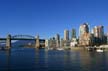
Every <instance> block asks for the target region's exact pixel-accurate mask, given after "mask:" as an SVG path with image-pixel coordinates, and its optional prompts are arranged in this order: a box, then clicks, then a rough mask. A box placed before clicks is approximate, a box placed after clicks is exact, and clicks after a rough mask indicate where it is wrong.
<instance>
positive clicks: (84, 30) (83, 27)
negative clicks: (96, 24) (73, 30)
mask: <svg viewBox="0 0 108 71" xmlns="http://www.w3.org/2000/svg"><path fill="white" fill-rule="evenodd" d="M84 33H89V27H88V23H84V24H82V25H81V26H80V28H79V36H81V35H83V34H84Z"/></svg>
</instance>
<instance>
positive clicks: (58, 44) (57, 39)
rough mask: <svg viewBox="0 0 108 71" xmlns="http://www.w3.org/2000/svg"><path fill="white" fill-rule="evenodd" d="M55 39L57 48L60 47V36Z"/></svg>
mask: <svg viewBox="0 0 108 71" xmlns="http://www.w3.org/2000/svg"><path fill="white" fill-rule="evenodd" d="M55 39H56V47H60V35H59V34H56V36H55Z"/></svg>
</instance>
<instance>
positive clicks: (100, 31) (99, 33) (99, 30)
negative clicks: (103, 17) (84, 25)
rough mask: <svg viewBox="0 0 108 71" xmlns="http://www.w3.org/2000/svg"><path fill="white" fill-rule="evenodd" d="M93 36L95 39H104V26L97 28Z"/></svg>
mask: <svg viewBox="0 0 108 71" xmlns="http://www.w3.org/2000/svg"><path fill="white" fill-rule="evenodd" d="M93 34H94V36H95V37H98V38H102V37H103V36H104V27H103V26H95V27H94V29H93Z"/></svg>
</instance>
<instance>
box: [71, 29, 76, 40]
mask: <svg viewBox="0 0 108 71" xmlns="http://www.w3.org/2000/svg"><path fill="white" fill-rule="evenodd" d="M73 38H76V30H75V29H72V33H71V39H73Z"/></svg>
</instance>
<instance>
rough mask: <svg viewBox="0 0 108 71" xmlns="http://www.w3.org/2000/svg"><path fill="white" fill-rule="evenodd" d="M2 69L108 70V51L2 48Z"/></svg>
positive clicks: (0, 59)
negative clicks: (5, 49)
mask: <svg viewBox="0 0 108 71" xmlns="http://www.w3.org/2000/svg"><path fill="white" fill-rule="evenodd" d="M0 71H108V52H103V53H97V52H86V51H72V50H63V51H58V50H49V51H48V50H43V49H41V50H36V49H34V48H15V47H14V48H12V49H11V50H10V51H2V50H0Z"/></svg>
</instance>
